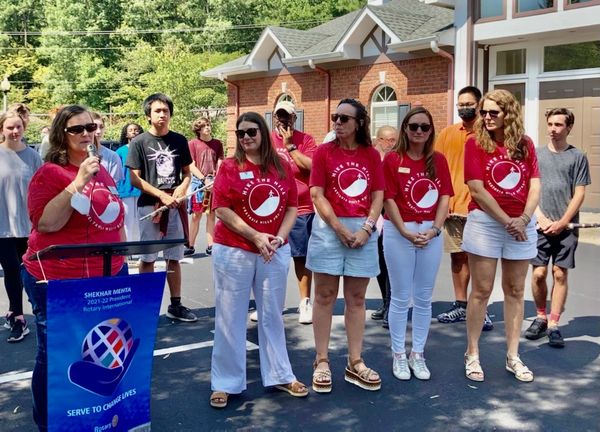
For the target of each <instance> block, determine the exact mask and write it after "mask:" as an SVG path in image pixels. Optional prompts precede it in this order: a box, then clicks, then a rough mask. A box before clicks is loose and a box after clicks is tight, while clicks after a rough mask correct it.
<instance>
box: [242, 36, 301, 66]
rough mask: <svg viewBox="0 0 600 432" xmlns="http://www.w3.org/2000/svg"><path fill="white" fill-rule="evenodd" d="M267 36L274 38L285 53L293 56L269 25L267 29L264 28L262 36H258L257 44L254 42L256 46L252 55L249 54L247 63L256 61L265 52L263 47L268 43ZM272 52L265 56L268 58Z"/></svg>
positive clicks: (287, 55)
mask: <svg viewBox="0 0 600 432" xmlns="http://www.w3.org/2000/svg"><path fill="white" fill-rule="evenodd" d="M267 38H271V39H272V40H273V42H275V45H277V46H278V47H279V48H281V50H282V51H283V53H284V54H285V56H286V57H291V56H292V55H291V54H290V52H289V51H288V50H287V49H286V48H285V46H284V45H283V44H282V43H281V41H280V40H279V38H277V36H275V34H274V33H273V31H272V30H271V29H270V28H268V27H267V28H266V29H264V30H263V32H262V34H261V35H260V38H258V41H257V42H256V44H254V48H252V51H251V52H250V55H248V58H247V59H246V64H249V65H251V64H252V63H254V62H255V58H256V57H258V56H259V55H260V54H263V53H262V51H263V49H262V48H263V46H264V45H265V44H266V43H267ZM271 54H272V52H271V51H269V52H268V53H265V54H264V57H265V58H267V59H268V58H269V57H270V56H271Z"/></svg>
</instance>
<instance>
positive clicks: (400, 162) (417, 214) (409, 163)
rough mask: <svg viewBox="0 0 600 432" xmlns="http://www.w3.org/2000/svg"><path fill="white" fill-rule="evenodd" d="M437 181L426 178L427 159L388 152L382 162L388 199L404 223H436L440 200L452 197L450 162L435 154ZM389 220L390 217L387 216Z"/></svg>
mask: <svg viewBox="0 0 600 432" xmlns="http://www.w3.org/2000/svg"><path fill="white" fill-rule="evenodd" d="M433 165H434V167H435V179H433V180H431V179H429V178H428V177H427V174H426V166H425V158H421V159H419V160H412V159H411V158H410V157H408V156H407V155H404V156H400V155H399V154H398V153H397V152H395V151H393V152H389V153H387V154H386V155H385V158H384V159H383V172H384V175H385V179H386V181H385V193H384V197H385V199H393V200H394V201H395V203H396V205H397V206H398V210H400V216H402V220H403V221H404V222H419V223H421V222H423V221H432V220H435V213H436V211H437V207H438V202H439V199H440V197H441V196H443V195H448V196H453V195H454V190H453V188H452V180H451V177H450V170H449V169H448V162H447V161H446V158H445V157H444V155H443V154H441V153H439V152H434V153H433ZM384 217H385V218H386V219H389V217H388V216H387V214H386V215H385V216H384Z"/></svg>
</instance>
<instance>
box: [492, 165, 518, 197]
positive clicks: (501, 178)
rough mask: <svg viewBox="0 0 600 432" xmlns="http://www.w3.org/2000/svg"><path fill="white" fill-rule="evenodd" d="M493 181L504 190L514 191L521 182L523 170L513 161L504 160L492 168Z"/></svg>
mask: <svg viewBox="0 0 600 432" xmlns="http://www.w3.org/2000/svg"><path fill="white" fill-rule="evenodd" d="M491 176H492V180H494V183H496V184H497V185H498V186H500V187H501V188H502V189H504V190H507V191H508V190H511V189H514V188H515V187H516V186H517V185H518V184H519V183H520V181H521V169H520V168H519V166H518V165H517V164H515V163H514V162H512V161H508V160H504V161H500V162H498V163H496V164H495V165H494V166H493V167H492V172H491Z"/></svg>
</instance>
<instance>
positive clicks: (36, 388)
mask: <svg viewBox="0 0 600 432" xmlns="http://www.w3.org/2000/svg"><path fill="white" fill-rule="evenodd" d="M128 273H129V272H128V267H127V263H125V264H124V265H123V267H122V268H121V270H120V271H119V273H118V274H117V276H123V275H127V274H128ZM21 278H22V279H23V287H24V288H25V292H27V296H28V297H29V303H31V307H32V310H33V314H34V315H35V333H36V336H37V353H36V355H35V366H34V367H33V376H32V377H31V393H32V395H33V420H34V421H35V424H37V426H38V429H39V430H40V431H46V430H48V397H47V396H48V352H47V351H46V347H47V346H48V339H47V326H46V298H47V292H48V284H47V283H45V282H43V283H38V281H37V279H36V278H34V277H33V276H32V275H31V273H29V272H28V271H27V270H26V269H25V267H23V266H21Z"/></svg>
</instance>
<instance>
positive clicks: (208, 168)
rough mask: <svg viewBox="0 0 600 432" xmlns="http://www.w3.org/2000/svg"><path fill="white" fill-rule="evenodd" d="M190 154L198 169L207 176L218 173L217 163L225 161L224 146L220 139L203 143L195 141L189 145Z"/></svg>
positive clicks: (198, 140) (199, 140)
mask: <svg viewBox="0 0 600 432" xmlns="http://www.w3.org/2000/svg"><path fill="white" fill-rule="evenodd" d="M188 146H189V147H190V154H191V155H192V159H193V160H194V163H195V164H196V168H198V169H199V170H200V172H201V173H202V174H204V175H205V176H207V175H209V174H215V173H216V172H217V163H218V161H219V159H223V144H221V141H219V140H218V139H211V140H210V141H203V140H201V139H193V140H191V141H190V142H189V143H188Z"/></svg>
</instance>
